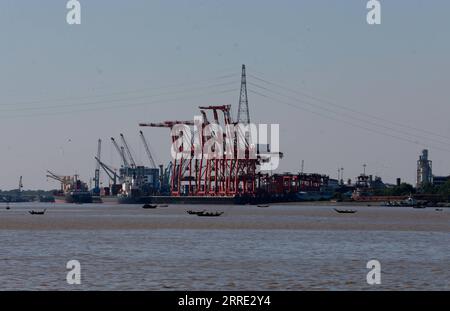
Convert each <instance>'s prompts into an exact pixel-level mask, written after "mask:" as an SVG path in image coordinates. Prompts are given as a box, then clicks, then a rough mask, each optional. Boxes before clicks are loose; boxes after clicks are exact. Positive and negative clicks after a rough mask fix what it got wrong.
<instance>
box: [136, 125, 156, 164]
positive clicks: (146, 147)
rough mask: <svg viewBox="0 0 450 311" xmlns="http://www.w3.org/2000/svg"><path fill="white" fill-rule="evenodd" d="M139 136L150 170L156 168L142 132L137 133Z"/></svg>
mask: <svg viewBox="0 0 450 311" xmlns="http://www.w3.org/2000/svg"><path fill="white" fill-rule="evenodd" d="M139 134H140V136H141V139H142V143H143V144H144V147H145V151H146V152H147V156H148V159H149V160H150V164H151V165H152V168H157V166H156V163H155V160H154V159H153V156H152V153H151V151H150V147H149V146H148V143H147V140H146V139H145V136H144V133H142V131H139Z"/></svg>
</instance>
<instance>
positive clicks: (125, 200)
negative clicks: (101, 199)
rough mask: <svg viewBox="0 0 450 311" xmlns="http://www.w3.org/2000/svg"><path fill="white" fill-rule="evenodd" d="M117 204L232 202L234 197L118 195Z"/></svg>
mask: <svg viewBox="0 0 450 311" xmlns="http://www.w3.org/2000/svg"><path fill="white" fill-rule="evenodd" d="M117 200H118V203H119V204H233V203H234V197H193V196H180V197H171V196H146V197H118V198H117Z"/></svg>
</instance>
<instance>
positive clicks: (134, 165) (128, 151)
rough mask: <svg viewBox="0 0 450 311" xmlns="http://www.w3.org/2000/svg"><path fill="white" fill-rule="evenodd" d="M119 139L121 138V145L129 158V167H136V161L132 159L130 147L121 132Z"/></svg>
mask: <svg viewBox="0 0 450 311" xmlns="http://www.w3.org/2000/svg"><path fill="white" fill-rule="evenodd" d="M120 139H122V143H123V146H124V147H125V150H126V152H127V154H128V158H129V159H130V162H131V167H132V168H135V167H136V162H135V161H134V159H133V156H132V154H131V151H130V148H129V147H128V144H127V141H126V140H125V136H123V134H122V133H121V134H120Z"/></svg>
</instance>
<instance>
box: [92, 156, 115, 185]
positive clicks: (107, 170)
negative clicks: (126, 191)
mask: <svg viewBox="0 0 450 311" xmlns="http://www.w3.org/2000/svg"><path fill="white" fill-rule="evenodd" d="M95 160H96V161H97V165H98V166H99V167H101V168H102V169H103V170H104V171H105V173H106V175H108V177H109V178H110V180H111V181H112V182H113V185H116V184H117V179H119V178H120V177H119V175H118V174H117V173H116V171H117V170H116V169H114V168H112V167H110V166H109V165H107V164H105V163H103V162H102V161H101V160H100V159H99V158H98V157H95Z"/></svg>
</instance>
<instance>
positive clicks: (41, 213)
mask: <svg viewBox="0 0 450 311" xmlns="http://www.w3.org/2000/svg"><path fill="white" fill-rule="evenodd" d="M46 210H47V209H44V210H43V211H35V210H31V211H28V213H30V214H31V215H44V214H45V211H46Z"/></svg>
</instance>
